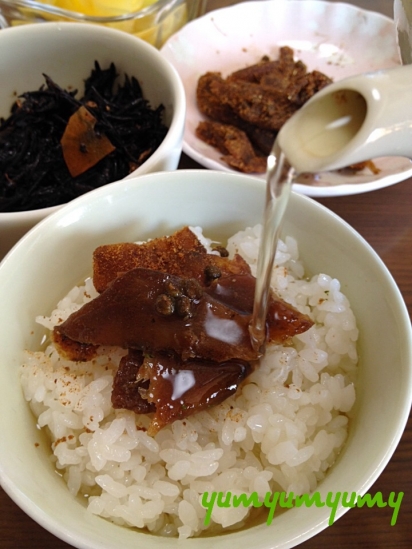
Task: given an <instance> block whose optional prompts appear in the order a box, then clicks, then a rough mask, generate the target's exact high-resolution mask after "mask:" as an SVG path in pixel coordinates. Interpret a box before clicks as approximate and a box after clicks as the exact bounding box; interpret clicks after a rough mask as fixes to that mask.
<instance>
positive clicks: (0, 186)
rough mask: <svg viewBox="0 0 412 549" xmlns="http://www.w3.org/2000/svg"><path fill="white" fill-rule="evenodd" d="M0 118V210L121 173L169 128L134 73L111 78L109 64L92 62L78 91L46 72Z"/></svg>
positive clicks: (55, 201)
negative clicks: (80, 92)
mask: <svg viewBox="0 0 412 549" xmlns="http://www.w3.org/2000/svg"><path fill="white" fill-rule="evenodd" d="M43 76H44V79H45V83H44V84H43V85H42V86H41V87H40V89H38V90H36V91H28V92H25V93H23V94H22V95H20V96H19V97H18V98H17V99H16V101H15V103H14V104H13V106H12V108H11V113H10V116H9V117H8V118H7V119H0V212H17V211H26V210H36V209H39V208H46V207H49V206H56V205H59V204H64V203H66V202H68V201H70V200H72V199H73V198H76V197H78V196H80V195H82V194H84V193H86V192H88V191H90V190H92V189H95V188H97V187H101V186H102V185H105V184H107V183H110V182H112V181H117V180H119V179H122V178H124V177H126V176H127V175H128V174H129V173H131V172H132V171H134V170H135V169H137V168H138V167H139V166H140V165H141V164H142V163H143V162H144V161H145V160H146V159H147V158H149V156H150V155H151V154H152V153H153V152H154V151H155V150H156V149H157V147H158V146H159V145H160V143H161V142H162V141H163V139H164V137H165V135H166V133H167V131H168V128H167V127H166V125H165V124H164V122H163V114H164V106H163V105H159V106H157V107H156V108H152V106H151V105H150V103H149V101H148V100H147V99H146V98H145V97H144V96H143V92H142V89H141V86H140V84H139V82H138V80H137V79H136V78H135V77H134V76H132V77H129V76H128V75H125V76H124V82H123V84H121V85H120V84H118V82H117V79H118V76H119V75H118V74H117V70H116V67H115V65H114V64H113V63H111V64H110V66H109V67H108V68H107V69H102V68H101V67H100V65H99V63H98V62H97V61H95V64H94V68H93V69H92V71H91V73H90V75H89V77H88V78H87V79H86V80H85V90H84V95H83V97H81V98H79V99H78V98H77V97H76V96H77V95H78V90H66V89H62V88H61V87H60V86H59V85H58V84H57V83H56V82H54V81H53V80H52V79H51V78H50V77H49V76H47V75H46V74H43Z"/></svg>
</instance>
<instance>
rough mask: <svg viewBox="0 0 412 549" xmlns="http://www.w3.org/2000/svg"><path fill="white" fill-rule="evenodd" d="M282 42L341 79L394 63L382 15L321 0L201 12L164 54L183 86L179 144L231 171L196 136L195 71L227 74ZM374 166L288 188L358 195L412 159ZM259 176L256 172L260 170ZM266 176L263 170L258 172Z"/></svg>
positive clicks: (399, 174) (276, 0) (394, 177)
mask: <svg viewBox="0 0 412 549" xmlns="http://www.w3.org/2000/svg"><path fill="white" fill-rule="evenodd" d="M284 45H288V46H290V47H292V48H293V49H294V51H295V55H296V58H298V59H301V60H302V61H303V62H304V63H306V65H307V66H308V69H309V70H314V69H317V70H320V71H322V72H324V73H325V74H327V75H328V76H330V77H331V78H333V80H335V81H337V80H341V79H342V78H345V77H347V76H351V75H353V74H359V73H362V72H369V71H374V70H380V69H385V68H390V67H394V66H397V65H399V64H400V57H399V52H398V47H397V42H396V31H395V25H394V22H393V21H392V20H391V19H389V18H388V17H385V16H384V15H381V14H378V13H375V12H371V11H365V10H361V9H359V8H357V7H355V6H352V5H349V4H343V3H331V2H326V1H322V0H305V1H304V2H303V1H301V0H265V1H254V2H243V3H240V4H236V5H234V6H232V7H228V8H222V9H219V10H215V11H212V12H210V13H207V14H206V15H204V16H203V17H201V18H199V19H196V20H195V21H192V22H191V23H189V24H187V25H186V26H185V27H183V29H182V30H180V31H179V32H178V33H177V34H175V35H173V36H172V37H171V38H170V39H169V40H168V41H167V42H166V44H165V45H164V46H163V48H162V50H161V51H162V53H163V55H164V56H165V57H166V58H167V59H168V60H169V61H170V62H171V63H172V64H173V65H174V67H175V68H176V69H177V71H178V73H179V75H180V77H181V79H182V80H183V84H184V87H185V91H186V99H187V114H186V127H185V133H184V141H183V151H184V152H185V153H186V154H187V155H188V156H190V157H191V158H192V159H193V160H195V161H197V162H198V163H199V164H201V165H202V166H204V167H206V168H210V169H215V170H223V171H233V170H232V169H231V168H230V167H229V166H228V165H226V164H225V163H224V162H223V161H222V160H221V159H220V156H221V155H220V153H219V152H218V151H217V150H215V149H214V148H213V147H211V146H209V145H207V144H206V143H204V142H202V141H201V140H200V139H198V138H197V137H196V135H195V130H196V127H197V125H198V123H199V121H200V120H203V119H204V116H203V115H202V114H201V113H200V111H199V109H198V108H197V104H196V87H197V82H198V79H199V77H200V76H201V75H202V74H204V73H205V72H207V71H219V72H221V73H222V76H223V77H225V76H227V75H228V74H229V73H231V72H233V71H234V70H237V69H240V68H242V67H246V66H248V65H252V64H253V63H256V62H257V61H259V60H260V59H261V57H262V56H263V55H268V56H269V57H270V58H277V57H278V51H279V47H280V46H284ZM374 164H375V165H376V167H377V168H378V169H379V170H380V171H379V173H378V174H377V175H375V174H373V173H372V172H370V171H369V170H364V171H362V172H357V173H355V174H349V175H348V174H342V173H339V172H327V173H321V174H316V175H314V176H313V177H310V179H302V180H300V181H299V182H297V183H295V184H294V190H295V191H297V192H300V193H302V194H306V195H308V196H317V197H321V196H340V195H350V194H358V193H363V192H366V191H372V190H375V189H379V188H382V187H387V186H389V185H392V184H394V183H397V182H399V181H403V180H404V179H407V178H408V177H410V176H412V162H411V161H410V160H409V159H405V158H400V157H392V158H389V157H385V158H379V159H374ZM258 177H259V176H258ZM260 177H262V178H263V177H264V175H262V176H260Z"/></svg>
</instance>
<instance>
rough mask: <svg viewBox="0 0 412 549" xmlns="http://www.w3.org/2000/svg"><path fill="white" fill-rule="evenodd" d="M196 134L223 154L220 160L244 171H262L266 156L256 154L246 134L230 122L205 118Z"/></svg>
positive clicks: (264, 167) (263, 170)
mask: <svg viewBox="0 0 412 549" xmlns="http://www.w3.org/2000/svg"><path fill="white" fill-rule="evenodd" d="M196 135H197V137H199V138H200V139H201V140H202V141H204V142H205V143H208V145H211V146H212V147H215V148H216V149H218V151H219V152H221V153H222V154H223V156H222V160H223V161H224V162H226V164H228V165H229V166H231V167H232V168H235V169H236V170H239V171H241V172H244V173H264V172H265V170H266V158H265V157H263V156H258V155H257V154H256V152H255V150H254V148H253V146H252V143H251V142H250V140H249V138H248V136H247V134H246V133H245V132H244V131H243V130H240V129H238V128H236V127H235V126H232V125H230V124H221V123H220V122H213V121H209V120H205V121H203V122H200V123H199V125H198V126H197V128H196Z"/></svg>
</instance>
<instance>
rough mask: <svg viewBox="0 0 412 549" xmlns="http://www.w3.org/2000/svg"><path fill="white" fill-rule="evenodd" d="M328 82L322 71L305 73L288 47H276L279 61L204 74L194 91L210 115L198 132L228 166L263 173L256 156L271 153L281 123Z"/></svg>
mask: <svg viewBox="0 0 412 549" xmlns="http://www.w3.org/2000/svg"><path fill="white" fill-rule="evenodd" d="M331 82H332V80H331V79H330V78H328V77H327V76H326V75H324V74H323V73H320V72H318V71H313V72H308V71H307V67H306V65H305V64H304V63H303V62H301V61H295V60H294V58H293V50H292V49H291V48H289V47H287V46H284V47H282V48H280V51H279V57H278V59H276V60H270V59H269V58H268V57H263V58H262V59H261V61H259V62H258V63H256V64H255V65H252V66H249V67H246V68H243V69H240V70H237V71H235V72H233V73H232V74H230V75H228V76H227V77H226V78H223V77H222V75H221V74H220V73H218V72H208V73H206V74H204V75H203V76H201V77H200V78H199V81H198V86H197V90H196V97H197V104H198V107H199V110H200V111H201V112H202V114H203V115H204V116H206V117H207V119H208V122H200V123H199V126H198V129H197V132H196V133H197V136H198V137H199V138H200V139H202V140H203V141H205V142H206V143H208V144H209V145H211V146H213V147H215V148H217V149H218V150H219V151H220V152H221V153H222V154H223V155H224V156H223V157H222V160H224V161H225V162H226V163H227V164H228V165H229V166H231V167H232V168H235V169H238V170H240V171H243V172H247V173H253V172H256V173H261V172H263V171H264V170H265V168H266V166H264V162H263V161H262V160H261V159H260V157H261V156H262V154H263V155H264V156H267V155H268V154H269V152H270V150H271V148H272V145H273V143H274V140H275V138H276V135H277V132H278V131H279V130H280V128H281V127H282V126H283V124H285V122H287V120H288V119H289V118H290V117H291V116H292V115H293V114H294V113H295V112H296V111H297V110H298V109H299V108H300V107H301V106H302V105H303V104H304V103H305V102H306V101H307V100H308V99H310V97H312V95H314V94H315V93H316V92H317V91H319V90H321V89H322V88H323V87H324V86H326V85H328V84H329V83H331ZM211 121H212V122H211ZM233 126H234V127H235V128H237V129H238V130H240V131H239V132H237V131H236V130H235V128H234V127H233ZM242 132H244V133H242ZM214 133H215V134H216V135H213V134H214ZM245 134H246V135H245ZM251 147H252V149H253V150H254V153H255V154H253V152H252V151H251ZM226 151H227V152H226Z"/></svg>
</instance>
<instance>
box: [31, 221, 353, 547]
mask: <svg viewBox="0 0 412 549" xmlns="http://www.w3.org/2000/svg"><path fill="white" fill-rule="evenodd" d="M197 231H198V229H197ZM260 231H261V227H260V226H256V227H254V228H249V229H247V230H246V231H243V232H240V233H238V234H236V235H235V236H234V237H233V238H231V239H230V241H229V244H228V249H229V251H230V253H231V254H233V253H234V252H235V251H236V252H239V253H240V254H241V255H242V256H243V257H244V258H245V259H246V260H247V261H248V262H249V263H250V264H251V267H252V271H253V272H254V273H255V268H256V260H257V251H258V247H259V235H260ZM273 287H274V289H275V290H276V292H277V293H278V295H280V296H281V297H282V298H283V299H284V300H285V301H287V302H289V303H291V304H292V305H294V306H295V307H297V308H298V309H299V310H300V311H301V312H303V313H306V314H309V315H310V317H311V318H312V319H313V320H314V321H315V325H314V326H313V327H312V328H311V329H310V330H309V331H307V332H306V333H304V334H302V335H299V336H296V337H295V338H294V345H293V347H290V346H289V347H286V346H280V345H275V346H272V347H270V348H268V349H267V353H266V356H265V357H264V359H263V360H262V361H261V365H260V367H259V368H258V369H257V370H256V371H255V372H254V373H253V374H252V375H251V376H250V377H249V378H248V379H247V380H246V382H245V383H244V385H243V386H242V388H241V390H239V391H238V394H236V395H235V396H233V397H231V398H229V399H228V400H226V401H225V402H224V403H223V404H221V405H219V406H217V407H215V408H213V409H211V410H208V411H203V412H200V413H198V414H196V415H193V416H191V417H189V418H187V419H185V420H183V421H180V420H179V421H175V422H174V423H173V424H172V425H170V426H168V427H166V428H163V429H162V430H161V431H160V432H159V433H158V434H157V435H156V436H155V437H153V438H152V437H150V436H148V435H147V433H146V432H145V427H147V426H148V424H149V418H148V417H146V416H143V415H142V416H137V415H136V414H134V413H133V412H130V411H126V410H113V408H112V407H111V387H112V382H113V375H114V373H115V371H116V368H117V365H118V363H119V360H120V357H121V356H122V355H123V354H124V353H125V351H122V350H119V349H113V348H110V349H109V348H106V349H101V350H100V354H99V356H98V357H97V358H96V359H94V360H93V361H91V362H89V363H72V362H69V361H67V360H64V359H62V358H60V357H59V355H58V354H57V352H56V350H55V349H54V347H53V345H49V346H48V347H47V349H45V351H44V352H27V353H26V358H25V363H24V364H23V366H22V373H21V381H22V385H23V389H24V394H25V398H26V399H27V401H29V403H30V406H31V408H32V410H33V412H34V414H35V416H36V418H37V422H38V425H39V427H41V428H42V429H45V430H47V432H48V433H49V434H50V437H51V448H52V457H51V459H52V461H53V463H54V467H55V468H56V470H57V471H58V472H59V473H60V474H61V475H62V476H63V478H64V480H65V481H66V482H67V485H68V489H69V490H70V492H71V493H72V494H73V496H80V497H83V498H84V501H86V504H87V506H88V509H89V511H90V512H91V513H94V514H96V515H100V516H102V517H105V518H107V519H108V520H111V521H113V522H115V523H116V524H121V525H124V526H128V527H136V528H147V529H148V530H149V531H151V532H154V533H156V534H159V535H163V536H179V537H181V538H186V537H190V536H197V535H199V534H201V533H202V531H204V530H205V529H206V526H205V525H204V519H205V515H206V510H205V509H204V508H203V507H202V505H201V499H202V494H203V493H204V492H206V491H207V492H209V493H211V492H214V491H216V492H227V491H230V492H231V493H232V494H240V493H252V492H257V493H258V494H259V495H260V496H261V497H262V498H263V497H264V496H265V494H266V493H267V492H275V491H285V492H288V493H289V492H293V493H294V494H295V495H300V494H303V493H308V492H312V491H314V490H315V489H316V487H317V485H318V483H319V481H320V480H321V479H322V478H323V477H324V475H325V473H326V471H327V470H328V469H329V468H330V467H331V465H332V464H333V463H334V461H335V459H336V456H337V455H338V454H339V452H340V451H341V449H342V447H343V445H344V443H345V440H346V438H347V434H348V422H349V415H350V410H351V408H352V406H353V404H354V401H355V389H354V382H355V378H356V368H357V366H356V365H357V352H356V340H357V337H358V330H357V327H356V321H355V317H354V315H353V313H352V310H351V308H350V305H349V302H348V300H347V298H346V297H345V296H344V295H343V294H342V293H341V291H340V284H339V282H338V280H336V279H332V278H330V277H329V276H328V275H326V274H318V275H316V276H313V277H312V278H310V279H307V278H305V273H304V268H303V266H302V264H301V262H300V261H299V257H298V247H297V243H296V241H295V240H294V239H292V238H286V239H285V241H284V242H283V241H282V242H280V243H279V247H278V252H277V255H276V267H275V269H274V272H273ZM96 295H97V294H96V291H95V289H94V287H93V284H92V281H91V280H90V279H89V280H86V282H85V283H84V285H83V286H79V287H76V288H74V289H73V290H71V291H70V292H69V294H68V295H67V296H66V297H65V298H64V299H62V301H60V302H59V303H58V305H57V307H56V309H55V310H54V311H53V312H52V314H51V316H50V317H49V318H45V317H39V318H37V319H36V320H37V322H39V323H41V324H43V325H44V326H45V327H46V328H48V329H52V328H53V326H54V325H55V324H57V323H60V322H62V321H63V320H64V319H66V318H67V317H68V316H69V315H70V314H71V313H72V312H73V311H74V310H76V309H78V308H79V307H80V306H81V305H82V304H83V303H85V302H87V301H89V300H90V299H93V297H95V296H96ZM249 515H250V509H248V508H245V507H243V506H239V507H231V508H222V507H218V506H216V505H215V506H214V509H213V513H212V521H211V523H210V525H209V526H208V529H209V530H212V531H219V530H220V529H221V528H222V527H223V528H238V527H241V526H244V524H245V521H246V520H247V518H248V516H249Z"/></svg>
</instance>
